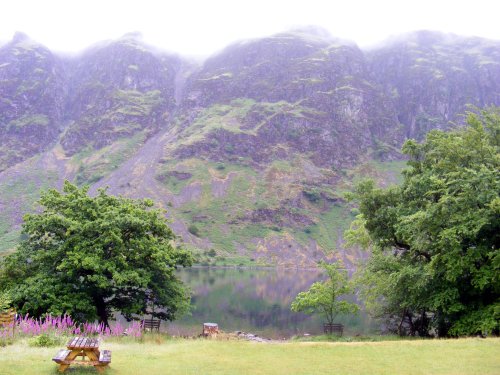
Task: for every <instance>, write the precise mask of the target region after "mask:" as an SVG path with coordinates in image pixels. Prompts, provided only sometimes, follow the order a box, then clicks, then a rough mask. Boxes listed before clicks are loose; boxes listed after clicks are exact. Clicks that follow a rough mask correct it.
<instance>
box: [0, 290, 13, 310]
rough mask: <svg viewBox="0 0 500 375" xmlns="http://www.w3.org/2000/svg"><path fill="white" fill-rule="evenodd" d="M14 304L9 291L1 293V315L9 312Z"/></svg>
mask: <svg viewBox="0 0 500 375" xmlns="http://www.w3.org/2000/svg"><path fill="white" fill-rule="evenodd" d="M11 303H12V299H11V298H10V296H9V293H7V291H0V313H1V312H2V311H7V310H8V309H9V308H10V306H11Z"/></svg>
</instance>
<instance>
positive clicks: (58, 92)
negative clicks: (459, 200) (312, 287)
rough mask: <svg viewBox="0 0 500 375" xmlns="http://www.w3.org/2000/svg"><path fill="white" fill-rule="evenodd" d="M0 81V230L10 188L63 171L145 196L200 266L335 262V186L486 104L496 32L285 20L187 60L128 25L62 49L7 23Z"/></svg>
mask: <svg viewBox="0 0 500 375" xmlns="http://www.w3.org/2000/svg"><path fill="white" fill-rule="evenodd" d="M186 67H188V68H186ZM0 94H1V95H0V109H1V111H0V136H1V138H0V171H1V170H2V169H6V168H7V169H6V170H5V171H4V172H0V208H1V210H0V212H1V214H0V215H3V216H0V242H2V241H3V242H5V243H7V242H8V241H7V240H6V239H7V238H8V239H9V241H10V242H8V243H12V244H13V243H15V236H16V234H15V233H16V232H15V230H17V229H18V228H19V223H20V218H21V215H22V213H23V212H22V210H21V209H19V207H20V206H19V199H21V200H23V199H24V200H26V201H27V202H28V203H29V202H32V201H33V200H34V199H35V198H36V196H37V190H36V189H38V188H40V187H44V188H45V187H47V186H50V185H53V184H54V183H55V184H56V185H57V184H60V183H61V182H62V181H63V179H64V178H67V179H70V180H74V181H76V182H77V183H78V184H84V183H87V184H91V185H92V188H91V190H92V191H95V189H96V188H98V187H102V186H109V189H110V192H111V193H114V194H125V195H129V196H132V197H137V198H139V197H152V198H153V199H154V200H155V201H156V202H158V204H159V205H161V206H163V207H165V208H167V209H168V211H169V217H170V218H171V219H172V220H173V222H172V225H173V227H174V230H175V231H176V233H178V234H180V235H181V237H182V238H183V240H184V241H185V243H186V246H188V247H191V248H193V249H194V250H195V251H196V252H197V254H198V257H199V260H200V262H202V263H208V262H209V263H213V262H219V263H220V262H224V263H228V264H239V263H243V264H246V263H250V264H255V263H258V264H282V265H303V266H311V265H314V264H315V262H316V261H318V260H320V259H333V258H336V257H341V258H343V259H344V261H345V262H346V263H347V264H349V263H350V262H354V260H355V259H356V258H358V257H359V256H362V255H361V254H360V253H357V252H356V251H354V250H352V249H347V250H346V249H343V247H342V246H343V245H342V244H343V240H342V232H343V230H344V229H345V228H346V227H347V226H348V225H349V222H350V221H351V219H352V217H353V212H352V207H349V206H348V205H347V204H346V203H345V202H344V200H343V198H342V197H343V192H345V191H346V190H349V189H350V188H351V186H352V184H353V182H354V181H356V180H357V179H359V178H360V177H363V176H370V177H373V178H375V179H377V180H378V181H379V182H380V183H390V182H395V181H397V178H398V173H399V171H400V170H401V167H402V165H403V164H404V163H403V162H401V161H400V158H401V157H400V154H399V152H398V150H399V147H400V146H401V144H402V142H403V141H404V139H405V138H408V137H416V138H421V137H423V136H424V134H425V133H426V132H427V131H428V130H430V129H433V128H447V127H449V126H451V124H452V122H456V123H459V122H461V117H460V114H461V113H463V111H464V110H466V109H467V105H468V104H473V105H477V106H485V105H491V104H494V105H500V42H494V41H488V40H483V39H478V38H461V37H458V36H449V35H442V34H437V33H431V32H417V33H412V34H409V35H405V36H402V37H401V38H399V39H394V40H391V41H389V42H387V43H386V44H385V45H383V46H380V47H378V48H375V49H372V50H370V51H362V50H360V49H359V48H358V47H357V46H356V45H354V44H353V43H349V42H344V41H341V40H338V39H335V38H332V37H331V36H329V35H327V34H326V33H324V32H320V31H318V30H295V31H292V32H286V33H281V34H277V35H274V36H270V37H267V38H261V39H256V40H251V41H245V42H239V43H236V44H234V45H231V46H229V47H227V48H226V49H225V50H223V51H221V52H220V53H218V54H216V55H214V56H212V57H210V58H209V59H207V60H206V61H205V62H204V63H203V64H201V65H199V66H194V65H192V64H191V63H187V62H186V61H184V60H183V59H182V58H180V57H178V56H175V55H171V54H167V53H163V52H158V51H155V50H154V49H152V48H151V47H149V46H147V45H145V44H143V43H142V42H141V41H140V38H138V36H137V35H126V36H124V37H123V38H121V39H119V40H116V41H111V42H106V43H102V44H100V45H98V46H95V47H93V48H90V49H89V50H87V51H85V52H84V53H83V54H82V55H80V56H77V57H73V58H70V59H68V58H65V59H61V58H58V57H57V56H54V55H53V54H51V52H50V51H48V50H47V49H46V48H44V47H43V46H40V45H38V44H36V43H35V42H32V41H30V40H29V39H28V38H27V37H25V36H22V35H18V36H16V37H15V38H14V40H13V41H12V42H10V43H9V44H7V45H5V46H3V47H1V48H0ZM28 158H29V159H28ZM26 159H28V160H26ZM23 160H24V161H23ZM13 181H14V182H13ZM23 181H24V182H26V183H25V184H24V185H25V186H24V190H23V193H21V195H22V197H21V198H17V200H13V199H11V198H12V194H10V193H9V192H11V190H12V189H14V187H13V186H14V185H15V186H22V185H23ZM7 193H9V194H10V195H9V194H7ZM6 197H7V198H6ZM8 197H11V198H8ZM22 207H23V209H24V207H26V209H29V207H30V206H29V204H24V205H23V206H22ZM4 240H5V241H4ZM9 246H10V245H9ZM7 247H8V246H7ZM4 248H5V246H4ZM200 249H201V250H200ZM210 249H214V251H208V250H210ZM1 250H2V248H1V246H0V251H1Z"/></svg>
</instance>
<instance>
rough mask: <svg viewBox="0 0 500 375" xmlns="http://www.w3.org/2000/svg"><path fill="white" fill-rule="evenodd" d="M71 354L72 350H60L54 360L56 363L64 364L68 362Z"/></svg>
mask: <svg viewBox="0 0 500 375" xmlns="http://www.w3.org/2000/svg"><path fill="white" fill-rule="evenodd" d="M69 353H71V350H67V349H61V350H59V352H58V353H57V354H56V355H55V356H54V358H52V360H53V361H54V362H56V363H59V364H61V363H64V362H66V357H67V356H68V355H69Z"/></svg>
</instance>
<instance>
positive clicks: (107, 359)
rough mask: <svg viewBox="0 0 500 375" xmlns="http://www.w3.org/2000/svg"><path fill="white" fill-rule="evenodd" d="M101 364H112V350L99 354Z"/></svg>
mask: <svg viewBox="0 0 500 375" xmlns="http://www.w3.org/2000/svg"><path fill="white" fill-rule="evenodd" d="M99 363H102V364H106V365H108V364H110V363H111V350H102V351H101V354H99Z"/></svg>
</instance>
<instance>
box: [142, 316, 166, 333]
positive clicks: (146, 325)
mask: <svg viewBox="0 0 500 375" xmlns="http://www.w3.org/2000/svg"><path fill="white" fill-rule="evenodd" d="M160 323H161V320H156V319H144V320H143V321H142V329H143V330H146V329H149V330H151V331H152V330H153V329H156V331H157V332H159V331H160Z"/></svg>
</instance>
